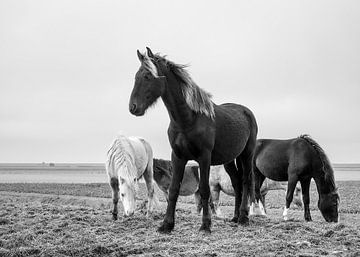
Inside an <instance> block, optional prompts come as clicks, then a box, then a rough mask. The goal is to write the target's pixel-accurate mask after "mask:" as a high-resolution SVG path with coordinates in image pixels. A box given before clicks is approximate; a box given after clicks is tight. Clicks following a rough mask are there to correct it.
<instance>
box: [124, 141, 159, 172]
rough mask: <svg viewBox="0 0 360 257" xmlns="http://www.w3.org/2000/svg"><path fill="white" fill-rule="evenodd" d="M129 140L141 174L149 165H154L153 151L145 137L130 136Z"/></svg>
mask: <svg viewBox="0 0 360 257" xmlns="http://www.w3.org/2000/svg"><path fill="white" fill-rule="evenodd" d="M128 139H129V142H130V144H131V146H132V151H133V156H134V163H135V166H136V168H137V170H138V172H139V173H141V174H138V175H139V176H141V175H142V173H143V172H144V171H145V169H146V168H147V167H151V169H152V168H153V167H152V165H153V164H152V162H153V152H152V148H151V146H150V144H149V143H148V142H147V141H146V140H145V139H143V138H140V137H129V138H128Z"/></svg>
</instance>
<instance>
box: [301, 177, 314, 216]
mask: <svg viewBox="0 0 360 257" xmlns="http://www.w3.org/2000/svg"><path fill="white" fill-rule="evenodd" d="M310 182H311V179H306V180H301V181H300V183H301V190H302V197H303V202H304V218H305V220H306V221H311V220H312V219H311V214H310V207H309V204H310V194H309V190H310Z"/></svg>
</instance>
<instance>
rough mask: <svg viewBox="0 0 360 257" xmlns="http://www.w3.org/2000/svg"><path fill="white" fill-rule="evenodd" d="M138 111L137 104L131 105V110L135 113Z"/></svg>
mask: <svg viewBox="0 0 360 257" xmlns="http://www.w3.org/2000/svg"><path fill="white" fill-rule="evenodd" d="M135 111H136V104H132V105H130V112H131V113H134V112H135Z"/></svg>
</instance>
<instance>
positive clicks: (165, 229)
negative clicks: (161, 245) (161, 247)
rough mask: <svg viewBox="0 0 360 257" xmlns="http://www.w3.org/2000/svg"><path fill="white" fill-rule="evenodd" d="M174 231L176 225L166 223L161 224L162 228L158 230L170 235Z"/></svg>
mask: <svg viewBox="0 0 360 257" xmlns="http://www.w3.org/2000/svg"><path fill="white" fill-rule="evenodd" d="M173 229H174V223H165V222H163V224H161V226H160V227H159V228H158V229H157V231H158V232H159V233H162V234H169V233H170V232H171V231H172V230H173Z"/></svg>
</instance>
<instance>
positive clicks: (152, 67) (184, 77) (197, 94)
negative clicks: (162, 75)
mask: <svg viewBox="0 0 360 257" xmlns="http://www.w3.org/2000/svg"><path fill="white" fill-rule="evenodd" d="M158 62H162V63H163V64H164V65H165V66H166V67H167V68H168V69H169V70H170V71H172V73H173V74H174V75H175V77H176V78H177V79H178V81H179V82H180V85H181V87H182V93H183V95H184V98H185V101H186V103H187V105H188V106H189V108H190V109H191V110H193V111H194V112H196V113H202V114H204V115H206V116H207V117H209V118H211V119H214V118H215V111H214V103H213V102H212V101H211V97H212V96H211V94H210V93H208V92H206V91H205V90H203V89H202V88H200V87H199V86H198V85H197V84H196V83H195V82H194V81H193V79H192V78H191V77H190V74H189V73H188V72H187V70H186V68H187V67H188V65H183V64H176V63H174V62H172V61H169V60H167V59H166V58H165V56H161V55H159V54H155V56H154V58H150V57H149V56H148V55H147V54H146V53H145V54H144V61H143V65H144V67H145V68H146V69H147V70H148V71H149V72H151V74H152V75H153V76H155V77H157V76H158V72H157V69H156V67H157V66H156V63H158Z"/></svg>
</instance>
